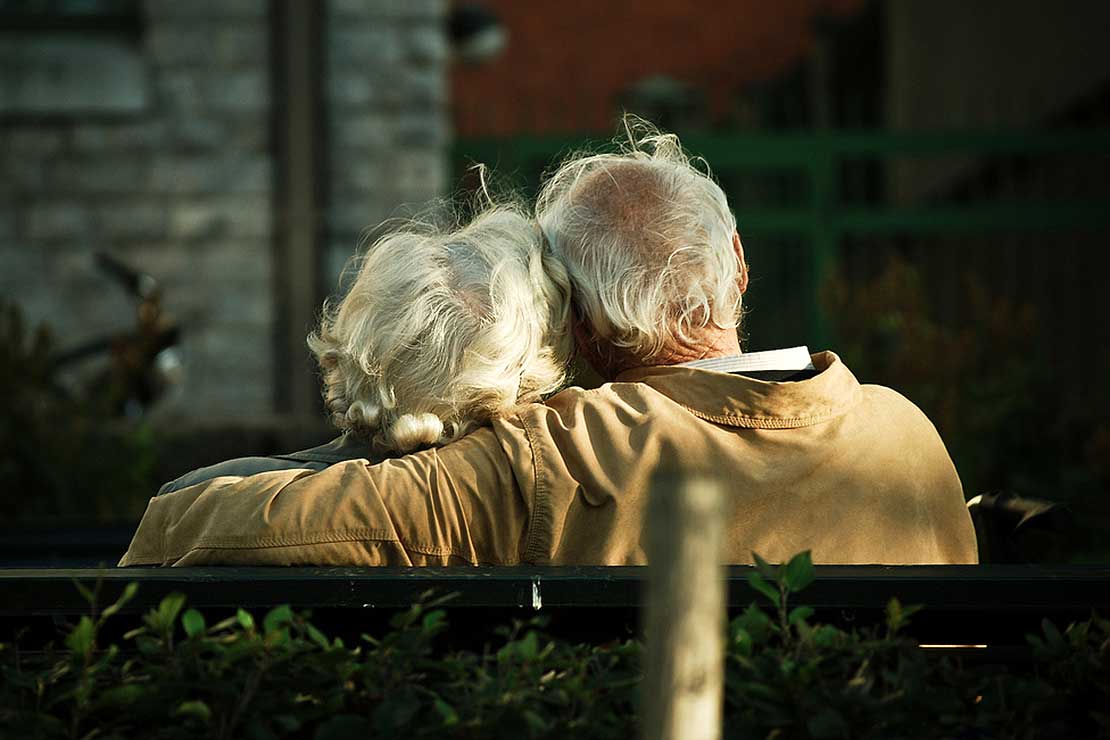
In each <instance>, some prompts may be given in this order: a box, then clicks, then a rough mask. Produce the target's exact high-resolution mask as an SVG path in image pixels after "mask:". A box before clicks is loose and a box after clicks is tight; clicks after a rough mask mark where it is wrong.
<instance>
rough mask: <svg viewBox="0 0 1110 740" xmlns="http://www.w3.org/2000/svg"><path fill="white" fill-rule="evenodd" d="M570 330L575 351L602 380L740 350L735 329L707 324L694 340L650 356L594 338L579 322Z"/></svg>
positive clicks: (727, 354) (723, 355)
mask: <svg viewBox="0 0 1110 740" xmlns="http://www.w3.org/2000/svg"><path fill="white" fill-rule="evenodd" d="M574 334H575V336H574V339H575V344H576V345H577V348H578V352H579V354H581V355H582V357H583V358H584V359H585V360H586V361H587V362H589V363H590V365H591V366H592V367H593V368H594V370H596V371H597V374H598V375H600V376H601V377H602V379H603V380H605V381H612V380H615V379H616V377H617V376H618V375H620V374H621V373H623V372H625V371H627V370H634V369H635V368H638V367H652V366H656V365H681V364H682V363H684V362H692V361H694V360H704V359H707V358H710V357H732V356H735V355H738V354H740V352H741V350H740V340H739V338H738V337H737V335H736V330H735V329H721V328H719V327H714V326H710V327H707V328H706V330H705V331H703V332H702V333H701V334H700V335H699V336H698V337H696V338H695V339H696V341H694V342H692V343H690V344H678V343H675V344H671V345H668V346H665V347H664V348H663V349H662V351H661V352H660V353H659V354H656V355H652V356H651V357H650V358H641V357H636V356H635V355H633V354H631V353H629V352H626V351H625V350H623V349H622V348H620V347H614V346H612V345H611V344H608V343H607V342H606V341H605V340H604V339H598V338H597V337H596V336H594V335H593V333H592V332H589V331H588V330H586V329H585V328H584V327H583V326H582V325H581V324H579V325H577V326H576V327H575V333H574Z"/></svg>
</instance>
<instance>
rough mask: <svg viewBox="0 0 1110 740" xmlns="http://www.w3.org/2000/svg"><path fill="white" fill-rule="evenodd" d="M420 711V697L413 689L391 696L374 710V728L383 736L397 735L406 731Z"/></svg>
mask: <svg viewBox="0 0 1110 740" xmlns="http://www.w3.org/2000/svg"><path fill="white" fill-rule="evenodd" d="M418 711H420V697H418V696H417V695H416V691H415V690H414V689H413V688H411V687H407V686H406V687H403V688H401V689H399V690H397V691H394V692H393V693H392V694H389V695H387V696H386V697H385V699H383V700H382V702H381V704H379V705H378V706H377V707H376V708H375V709H374V728H375V729H376V730H377V731H378V732H379V733H381V734H382V735H387V736H388V735H395V734H396V733H397V731H398V730H402V729H404V728H405V727H406V726H407V725H408V724H409V722H411V721H412V718H413V717H415V716H416V713H417V712H418Z"/></svg>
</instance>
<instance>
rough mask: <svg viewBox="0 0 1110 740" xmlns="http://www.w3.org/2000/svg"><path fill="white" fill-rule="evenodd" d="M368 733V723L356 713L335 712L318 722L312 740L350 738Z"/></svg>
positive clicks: (364, 735)
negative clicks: (333, 714) (335, 713)
mask: <svg viewBox="0 0 1110 740" xmlns="http://www.w3.org/2000/svg"><path fill="white" fill-rule="evenodd" d="M369 735H370V723H369V722H367V721H366V720H365V719H364V718H363V717H359V716H358V715H357V714H337V715H335V716H334V717H329V718H328V719H326V720H324V721H323V722H321V723H320V726H319V727H317V728H316V734H315V735H313V736H312V737H313V740H350V738H360V737H367V736H369Z"/></svg>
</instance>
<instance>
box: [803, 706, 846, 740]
mask: <svg viewBox="0 0 1110 740" xmlns="http://www.w3.org/2000/svg"><path fill="white" fill-rule="evenodd" d="M806 729H808V730H809V734H810V735H812V736H813V737H814V738H818V739H819V740H823V739H824V738H837V737H847V735H848V724H847V723H846V722H845V721H844V717H843V716H841V714H840V712H838V711H836V710H835V709H833V708H832V707H825V708H824V709H822V710H820V711H819V712H817V714H815V715H813V716H812V717H810V718H809V720H808V721H807V722H806Z"/></svg>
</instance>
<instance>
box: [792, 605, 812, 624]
mask: <svg viewBox="0 0 1110 740" xmlns="http://www.w3.org/2000/svg"><path fill="white" fill-rule="evenodd" d="M812 616H813V608H812V607H809V606H798V607H795V608H793V609H791V610H790V616H789V617H787V619H786V621H787V623H788V624H795V625H796V624H799V623H801V624H805V621H806V620H807V619H809V618H810V617H812Z"/></svg>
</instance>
